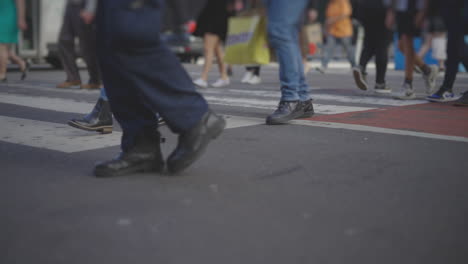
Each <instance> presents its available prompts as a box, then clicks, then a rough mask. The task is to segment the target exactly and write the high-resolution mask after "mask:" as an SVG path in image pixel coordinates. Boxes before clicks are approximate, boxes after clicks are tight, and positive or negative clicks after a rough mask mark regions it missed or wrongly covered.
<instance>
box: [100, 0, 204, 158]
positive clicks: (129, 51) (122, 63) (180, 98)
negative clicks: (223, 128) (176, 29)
mask: <svg viewBox="0 0 468 264" xmlns="http://www.w3.org/2000/svg"><path fill="white" fill-rule="evenodd" d="M132 2H135V1H126V0H101V1H99V3H100V4H99V8H98V10H99V11H98V15H97V18H98V21H97V22H98V37H99V39H98V47H99V52H98V53H99V61H100V66H101V68H102V74H103V80H104V85H105V87H106V92H107V95H108V97H109V101H110V104H111V107H112V112H113V114H114V116H115V118H116V119H117V121H118V122H119V123H120V125H121V126H122V129H123V132H124V136H123V138H122V149H124V150H125V149H128V148H129V147H131V146H132V144H133V142H134V138H135V137H137V136H139V135H140V134H142V133H145V132H146V131H148V130H151V129H155V128H156V127H157V120H156V118H155V114H154V113H156V112H157V113H159V114H160V115H161V116H162V117H163V118H164V120H165V121H166V123H167V124H168V126H169V127H170V128H171V130H172V131H173V132H175V133H178V134H180V133H183V132H185V131H187V130H189V129H190V128H192V127H193V126H194V125H196V124H197V123H198V122H199V121H200V119H201V117H202V116H203V114H205V113H206V111H207V110H208V105H207V103H206V101H205V100H204V99H203V97H202V96H201V95H200V94H199V93H197V92H196V91H195V87H194V86H193V84H192V80H191V78H190V76H189V75H188V74H187V72H186V71H185V69H184V68H183V67H182V65H181V64H180V62H179V61H178V59H177V58H176V56H175V55H174V54H173V53H172V52H171V51H170V50H169V49H168V48H167V47H166V45H165V44H164V43H163V42H162V41H161V39H160V34H159V30H160V26H161V16H162V14H161V9H162V1H160V0H152V1H146V4H145V5H143V6H141V7H138V8H136V9H132V8H130V4H131V3H132Z"/></svg>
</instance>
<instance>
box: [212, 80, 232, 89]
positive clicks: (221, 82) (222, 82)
mask: <svg viewBox="0 0 468 264" xmlns="http://www.w3.org/2000/svg"><path fill="white" fill-rule="evenodd" d="M229 84H230V81H229V79H226V80H223V79H218V80H217V81H216V82H214V83H212V84H211V86H213V87H215V88H220V87H224V86H228V85H229Z"/></svg>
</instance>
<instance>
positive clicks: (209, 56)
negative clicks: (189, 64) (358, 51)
mask: <svg viewBox="0 0 468 264" xmlns="http://www.w3.org/2000/svg"><path fill="white" fill-rule="evenodd" d="M218 41H219V38H218V36H216V35H214V34H211V33H206V34H205V36H204V37H203V46H204V51H205V55H204V58H205V64H204V65H203V71H202V74H201V78H202V79H203V80H204V81H207V80H208V74H209V72H210V70H211V67H212V66H213V59H214V54H215V49H216V44H217V43H218Z"/></svg>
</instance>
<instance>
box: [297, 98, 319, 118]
mask: <svg viewBox="0 0 468 264" xmlns="http://www.w3.org/2000/svg"><path fill="white" fill-rule="evenodd" d="M299 107H300V108H301V110H302V116H300V117H299V118H309V117H312V116H313V115H314V114H315V111H314V105H313V104H312V99H309V100H307V101H302V102H300V106H299Z"/></svg>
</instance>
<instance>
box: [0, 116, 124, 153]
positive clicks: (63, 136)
mask: <svg viewBox="0 0 468 264" xmlns="http://www.w3.org/2000/svg"><path fill="white" fill-rule="evenodd" d="M0 124H2V129H1V130H0V140H1V141H4V142H9V143H13V144H20V145H25V146H30V147H36V148H44V149H50V150H55V151H61V152H65V153H72V152H79V151H86V150H93V149H100V148H105V147H111V146H117V145H119V144H120V137H121V136H122V134H121V133H120V132H113V133H112V134H108V135H100V134H96V133H90V132H86V131H83V130H79V129H76V128H72V127H70V126H68V125H66V124H57V123H51V122H44V121H38V120H29V119H23V118H14V117H7V116H0Z"/></svg>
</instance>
